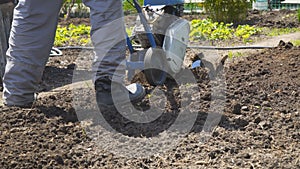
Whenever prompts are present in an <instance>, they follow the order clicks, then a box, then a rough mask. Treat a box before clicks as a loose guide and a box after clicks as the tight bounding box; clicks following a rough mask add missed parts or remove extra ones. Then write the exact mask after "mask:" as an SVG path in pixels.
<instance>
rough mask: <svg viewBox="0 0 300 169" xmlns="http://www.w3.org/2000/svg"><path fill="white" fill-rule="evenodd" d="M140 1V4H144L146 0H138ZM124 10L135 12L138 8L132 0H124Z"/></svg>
mask: <svg viewBox="0 0 300 169" xmlns="http://www.w3.org/2000/svg"><path fill="white" fill-rule="evenodd" d="M138 3H139V4H140V5H143V4H144V0H138ZM123 10H124V12H134V13H136V10H135V9H134V7H133V6H132V1H131V0H123Z"/></svg>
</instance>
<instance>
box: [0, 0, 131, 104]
mask: <svg viewBox="0 0 300 169" xmlns="http://www.w3.org/2000/svg"><path fill="white" fill-rule="evenodd" d="M83 2H84V4H85V5H86V6H88V7H89V8H90V11H91V26H92V30H91V38H92V42H93V45H94V47H95V58H94V61H93V70H95V71H96V74H95V77H94V80H96V79H98V78H101V77H104V76H105V77H112V76H114V78H113V79H114V80H115V81H117V82H120V83H122V82H123V78H124V75H125V64H124V60H125V51H126V41H125V35H126V34H125V26H124V21H123V10H122V1H121V0H83ZM61 5H62V0H20V1H19V3H18V5H17V6H16V8H15V10H14V18H13V23H12V28H11V34H10V39H9V49H8V50H7V53H6V55H7V64H6V67H5V74H4V78H3V87H4V91H3V99H4V103H5V104H7V105H25V104H28V103H31V102H33V101H34V93H35V92H36V90H37V86H38V84H39V83H40V82H41V79H42V74H43V71H44V68H45V65H46V63H47V60H48V57H49V53H50V50H51V47H52V45H53V42H54V37H55V31H56V27H57V21H58V13H59V10H60V8H61Z"/></svg>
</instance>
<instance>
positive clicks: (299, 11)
mask: <svg viewBox="0 0 300 169" xmlns="http://www.w3.org/2000/svg"><path fill="white" fill-rule="evenodd" d="M297 16H298V21H299V22H300V9H298V13H297Z"/></svg>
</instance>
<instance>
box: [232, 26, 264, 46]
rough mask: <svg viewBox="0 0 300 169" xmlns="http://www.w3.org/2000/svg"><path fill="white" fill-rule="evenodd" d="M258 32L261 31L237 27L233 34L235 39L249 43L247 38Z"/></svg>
mask: <svg viewBox="0 0 300 169" xmlns="http://www.w3.org/2000/svg"><path fill="white" fill-rule="evenodd" d="M259 32H261V29H259V28H255V27H253V26H249V25H239V26H238V27H237V28H236V31H235V33H234V35H235V36H236V37H239V38H241V39H242V40H243V42H245V43H246V42H249V38H250V37H251V36H252V35H255V34H258V33H259Z"/></svg>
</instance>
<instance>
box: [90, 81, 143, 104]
mask: <svg viewBox="0 0 300 169" xmlns="http://www.w3.org/2000/svg"><path fill="white" fill-rule="evenodd" d="M95 90H96V100H97V104H98V106H99V105H107V106H112V105H122V104H126V103H129V102H132V103H136V102H139V101H141V100H142V99H143V98H144V97H145V95H146V93H145V89H144V87H143V86H142V85H140V84H137V83H133V84H131V85H128V86H124V85H123V84H120V83H116V82H112V81H111V80H110V79H109V78H102V79H98V80H96V82H95Z"/></svg>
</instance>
